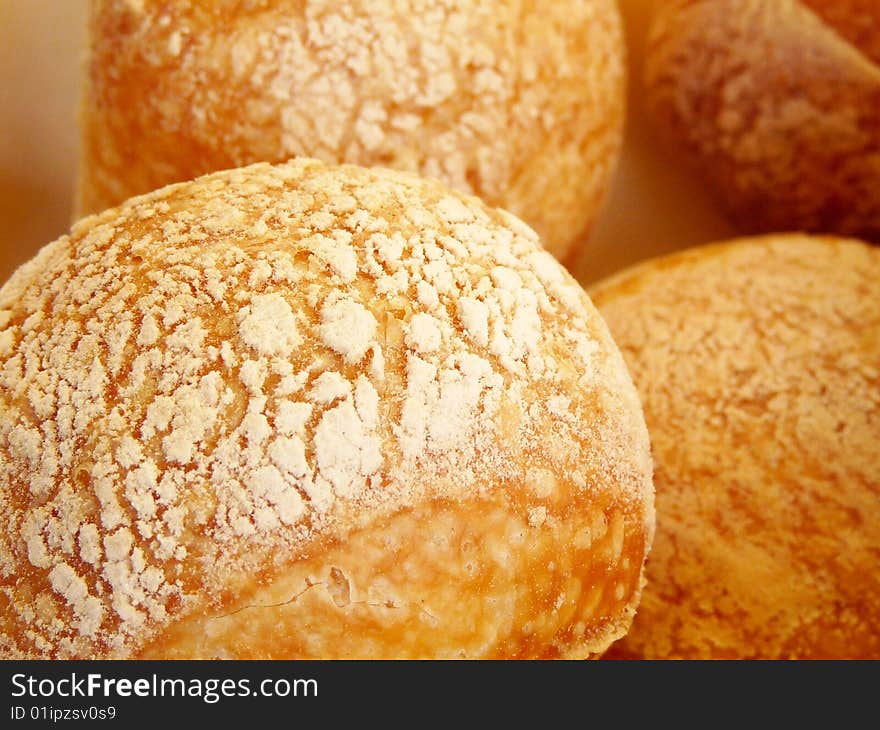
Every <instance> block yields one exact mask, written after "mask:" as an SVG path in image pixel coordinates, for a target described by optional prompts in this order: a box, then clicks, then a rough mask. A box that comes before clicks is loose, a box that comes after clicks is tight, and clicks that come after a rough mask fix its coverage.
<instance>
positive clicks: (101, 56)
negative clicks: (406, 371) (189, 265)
mask: <svg viewBox="0 0 880 730" xmlns="http://www.w3.org/2000/svg"><path fill="white" fill-rule="evenodd" d="M90 34H91V55H90V61H89V66H88V80H87V84H86V87H85V92H84V100H83V106H82V119H81V121H82V130H83V138H82V160H81V165H80V167H81V172H80V181H79V190H78V204H77V206H78V210H79V212H80V214H84V213H90V212H97V211H99V210H103V209H104V208H106V207H108V206H110V205H116V204H118V203H120V202H122V201H123V200H125V199H126V198H128V197H130V196H132V195H136V194H140V193H145V192H148V191H150V190H154V189H156V188H158V187H161V186H162V185H166V184H168V183H172V182H177V181H181V180H189V179H192V178H194V177H196V176H197V175H201V174H204V173H208V172H213V171H215V170H221V169H226V168H230V167H238V166H241V165H246V164H250V163H253V162H260V161H269V162H282V161H285V160H287V159H289V158H291V157H294V156H303V155H304V156H310V157H316V158H319V159H322V160H324V161H325V162H335V163H339V162H349V163H355V164H360V165H367V166H372V165H381V166H385V167H392V168H395V169H400V170H408V171H412V172H420V173H421V174H423V175H426V176H429V177H435V178H438V179H440V180H442V181H444V182H445V183H447V184H448V185H451V186H452V187H454V188H456V189H457V190H460V191H462V192H466V193H474V194H476V195H479V196H480V197H482V198H483V199H484V200H486V201H487V202H488V203H490V204H491V205H499V206H501V207H504V208H507V209H509V210H511V211H512V212H513V213H515V214H517V215H519V216H520V217H522V218H523V219H524V220H525V221H526V222H527V223H529V224H530V225H531V226H533V227H534V228H535V229H536V230H537V231H538V233H539V234H540V235H541V237H542V240H543V242H544V244H545V245H546V246H547V247H548V248H549V250H550V251H551V252H552V253H554V254H555V255H557V256H559V257H563V256H565V255H566V253H567V252H568V251H569V248H570V247H571V246H572V245H573V244H574V243H575V242H576V241H580V240H582V239H583V235H582V234H584V232H585V231H586V229H587V228H589V226H590V225H591V223H592V221H593V220H594V218H595V216H596V213H597V209H598V207H599V205H600V203H601V201H602V199H603V197H604V194H605V190H606V188H607V187H608V184H609V178H610V173H611V171H612V168H613V166H614V163H615V162H616V160H617V157H618V152H619V149H620V145H621V140H622V127H623V115H624V114H623V113H624V81H625V79H624V46H623V37H622V29H621V20H620V15H619V11H618V8H617V4H616V0H565V1H564V2H554V3H543V4H534V3H524V2H509V0H490V1H488V2H486V1H485V0H481V1H479V2H478V1H477V0H454V1H453V2H445V3H434V2H431V3H421V2H413V0H396V2H392V3H388V2H384V1H383V2H377V1H376V0H369V1H365V2H359V3H353V4H352V3H342V4H340V3H336V2H326V1H324V0H310V1H309V2H293V1H292V0H256V1H250V2H241V1H238V2H226V3H216V4H211V3H205V2H202V1H201V0H173V2H168V1H167V0H96V1H95V2H93V3H92V16H91V31H90Z"/></svg>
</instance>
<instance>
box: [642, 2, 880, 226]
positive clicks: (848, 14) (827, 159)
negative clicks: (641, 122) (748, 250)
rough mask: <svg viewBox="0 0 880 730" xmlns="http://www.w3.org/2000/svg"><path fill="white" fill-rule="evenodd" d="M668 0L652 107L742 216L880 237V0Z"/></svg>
mask: <svg viewBox="0 0 880 730" xmlns="http://www.w3.org/2000/svg"><path fill="white" fill-rule="evenodd" d="M661 6H662V8H661V9H660V10H659V11H658V13H657V16H656V17H655V19H654V24H653V27H652V31H651V37H650V40H649V47H648V52H647V60H646V85H647V89H648V96H649V103H650V106H651V108H652V110H653V112H654V114H655V116H656V117H657V119H658V121H659V122H660V123H661V125H662V127H663V128H664V129H665V131H666V133H667V134H668V135H669V136H670V138H673V139H676V140H678V141H679V142H680V143H681V144H682V146H683V148H684V150H685V151H686V152H687V154H688V155H689V156H690V157H691V158H692V159H693V161H694V162H695V163H696V164H697V166H698V167H699V170H700V172H701V173H702V175H703V176H704V178H705V179H706V180H708V181H709V182H711V184H712V185H713V187H714V188H715V190H716V192H717V193H718V195H719V198H720V199H721V200H722V202H723V203H724V204H725V205H726V206H727V208H728V210H729V212H730V213H731V214H732V216H733V218H734V220H735V221H736V222H737V223H738V224H739V225H741V226H742V227H743V229H745V230H747V231H773V230H809V231H817V232H829V233H842V234H846V235H857V236H859V237H862V238H868V239H871V240H874V241H877V240H880V193H878V190H880V4H878V3H876V2H874V0H845V1H844V2H838V0H801V1H800V2H799V1H797V0H774V2H765V1H764V0H670V2H665V3H661Z"/></svg>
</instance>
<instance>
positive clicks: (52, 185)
mask: <svg viewBox="0 0 880 730" xmlns="http://www.w3.org/2000/svg"><path fill="white" fill-rule="evenodd" d="M652 2H653V0H621V7H622V9H623V11H624V15H625V18H626V22H627V31H628V37H629V47H630V93H629V104H630V115H629V122H628V124H629V126H628V130H627V138H626V145H625V149H624V154H623V158H622V160H621V164H620V167H619V169H618V172H617V176H616V179H615V184H614V187H613V189H612V191H611V194H610V196H609V198H608V201H607V203H606V206H605V209H604V211H603V214H602V217H601V219H600V221H599V223H598V225H597V227H596V229H595V231H594V234H593V237H592V239H591V242H590V244H589V246H588V247H586V248H585V249H584V250H583V252H582V253H581V255H579V256H578V258H577V259H576V260H575V261H574V262H573V263H572V269H573V271H574V273H575V275H576V276H577V277H578V278H579V279H580V280H581V282H582V283H584V284H588V283H589V282H591V281H594V280H596V279H597V278H600V277H602V276H604V275H606V274H609V273H611V272H613V271H615V270H617V269H619V268H621V267H623V266H626V265H627V264H630V263H633V262H635V261H638V260H640V259H643V258H645V257H648V256H654V255H658V254H661V253H665V252H668V251H672V250H675V249H678V248H684V247H687V246H692V245H695V244H699V243H704V242H708V241H711V240H717V239H721V238H727V237H729V236H731V235H732V234H733V229H732V228H731V227H730V226H729V224H728V223H727V222H726V221H725V220H724V219H723V217H722V216H721V215H720V213H719V211H718V210H717V208H716V206H715V205H714V204H713V202H712V201H711V199H710V198H709V197H708V195H707V193H706V191H705V190H704V189H703V187H702V186H701V185H700V184H699V182H698V181H697V180H696V179H694V177H693V176H692V174H691V173H690V172H689V171H688V170H687V169H686V168H685V167H684V166H682V164H681V162H680V161H679V160H678V159H676V157H675V155H674V153H673V152H671V151H669V150H668V149H667V148H666V146H665V145H663V144H661V143H660V142H659V140H657V139H656V137H655V135H654V133H653V129H652V127H651V124H650V120H649V119H648V118H647V117H646V115H645V113H644V110H643V109H642V105H641V98H642V92H641V85H640V75H641V61H642V46H643V44H644V36H645V33H646V30H647V22H648V15H649V7H650V5H651V4H652ZM86 7H87V0H0V225H2V228H0V230H2V234H0V235H2V237H0V281H5V280H6V278H7V277H8V276H9V274H10V273H11V272H12V271H13V270H14V269H15V267H16V266H18V265H19V264H21V263H22V262H24V261H25V260H27V259H28V258H30V257H31V256H32V255H33V254H34V253H35V252H36V251H37V249H38V248H39V247H40V246H41V245H43V244H45V243H48V242H49V241H51V240H53V239H54V238H57V237H58V236H60V235H61V234H63V233H65V232H66V231H67V230H68V228H69V226H70V223H71V220H70V215H71V214H70V210H71V199H72V193H73V181H74V175H75V171H76V164H77V128H76V114H77V95H78V88H79V77H80V72H81V67H82V58H83V53H84V48H85V15H86Z"/></svg>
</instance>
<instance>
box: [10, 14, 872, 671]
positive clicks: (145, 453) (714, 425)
mask: <svg viewBox="0 0 880 730" xmlns="http://www.w3.org/2000/svg"><path fill="white" fill-rule="evenodd" d="M622 5H623V7H624V9H625V10H626V11H627V12H629V13H632V12H633V8H634V7H635V6H636V5H638V6H639V7H640V8H641V7H643V6H645V5H647V3H646V2H645V1H644V0H625V1H624V2H622ZM654 5H655V6H656V12H655V13H654V18H653V20H654V22H653V26H652V29H651V32H650V35H649V37H648V43H647V46H646V54H645V57H646V63H645V69H644V72H645V73H644V79H643V84H644V90H645V95H646V97H647V102H648V104H647V106H648V109H649V110H650V114H651V117H650V122H649V123H650V124H651V125H654V124H655V123H656V126H657V127H658V131H659V133H660V135H661V137H662V136H665V138H666V139H667V140H670V141H671V142H672V144H671V145H670V146H669V148H668V149H669V150H680V151H681V152H682V153H683V155H684V156H685V157H688V158H690V160H691V162H692V164H693V167H692V168H691V169H692V170H693V172H692V173H683V174H691V175H693V180H694V181H697V183H698V182H699V181H701V180H702V181H706V182H708V183H709V184H710V186H711V187H712V189H713V190H714V194H715V195H716V196H717V197H718V199H719V201H720V203H721V206H720V207H721V208H723V209H725V210H726V211H727V212H728V214H729V215H730V218H731V225H732V227H734V228H737V229H739V230H740V231H742V232H743V233H745V234H749V233H753V232H757V231H774V232H775V233H774V234H773V235H769V236H765V237H759V238H741V239H738V240H735V241H731V242H728V243H723V244H716V245H710V246H699V247H697V248H695V249H693V250H691V251H687V252H683V253H678V254H675V255H672V256H667V257H664V258H657V259H653V260H649V261H646V262H643V263H641V264H639V265H637V266H635V267H634V268H631V269H628V270H625V271H622V272H618V273H617V274H615V275H614V276H612V277H611V278H609V279H607V280H606V281H602V282H598V283H594V284H593V285H592V287H591V289H590V294H591V296H592V298H593V300H591V298H590V296H588V295H587V294H586V293H585V292H584V290H583V289H582V288H581V286H580V285H579V284H578V282H576V281H575V280H574V279H573V278H572V277H571V275H570V274H569V273H568V272H567V271H566V270H565V268H563V266H562V264H561V263H560V261H564V262H571V261H573V260H574V256H575V255H576V254H578V255H579V260H580V261H581V262H583V261H585V260H587V259H589V257H590V256H591V255H595V256H601V255H602V253H601V251H598V252H595V253H591V250H590V248H589V247H588V246H584V244H585V243H586V241H587V234H588V233H589V232H590V230H591V228H592V227H593V223H594V222H595V220H596V217H597V215H598V211H599V209H600V204H601V201H602V199H603V198H604V196H605V193H606V191H607V188H608V186H609V181H610V175H611V172H612V170H613V168H614V165H615V163H616V160H617V158H618V156H619V152H620V148H621V140H622V135H623V122H624V105H625V103H624V88H623V86H624V79H625V77H626V67H627V57H626V52H625V50H624V45H623V32H622V25H621V17H620V12H619V9H618V6H617V3H616V1H615V0H565V2H559V3H551V4H545V5H541V6H540V7H539V6H536V5H534V4H531V3H522V2H512V3H508V2H494V1H493V2H488V3H477V2H472V1H471V0H454V2H451V3H442V4H439V3H438V4H435V3H432V2H428V3H416V2H413V1H412V0H399V1H397V0H396V1H395V2H392V3H385V2H373V1H372V0H369V1H365V2H360V3H350V4H344V5H340V4H338V3H326V2H323V1H311V0H310V1H309V2H305V3H302V2H296V3H294V2H290V1H289V0H248V1H247V2H245V1H244V0H242V1H241V2H238V1H236V2H231V3H223V4H219V3H207V2H201V1H200V0H173V1H172V2H167V1H162V2H159V1H158V0H95V2H92V3H91V5H90V24H89V34H90V41H89V56H88V62H87V66H86V73H85V83H84V86H83V97H82V110H81V130H82V148H81V161H80V172H79V177H78V182H77V203H76V208H77V215H85V216H86V217H84V218H82V219H81V220H79V221H78V222H77V223H76V224H75V225H74V227H73V228H72V230H71V232H70V234H69V235H67V236H63V237H62V238H60V239H59V240H57V241H55V242H54V243H51V244H49V245H48V246H46V247H44V248H43V249H42V250H41V251H40V253H39V254H38V255H37V256H36V257H35V258H34V259H33V260H32V261H31V262H29V263H28V264H26V265H24V266H23V267H21V268H20V269H19V270H18V271H17V272H16V273H15V275H14V276H13V277H12V278H11V279H10V280H9V281H8V282H7V283H6V285H5V286H3V287H2V289H0V411H2V415H0V494H2V495H3V498H2V500H0V515H2V518H3V525H4V529H3V530H2V531H0V656H2V657H3V658H166V659H167V658H239V659H241V658H279V659H280V658H429V657H437V658H594V657H600V656H602V655H605V656H606V657H609V658H880V613H878V611H877V608H876V606H877V605H878V601H880V570H878V561H877V556H878V555H880V530H878V528H877V525H878V524H880V523H878V519H877V518H878V516H880V456H878V453H877V444H878V443H880V251H878V249H876V248H874V247H872V246H871V245H870V244H868V243H865V242H862V241H859V240H855V239H844V238H834V237H821V236H814V235H809V234H803V233H798V234H795V233H786V232H785V231H790V230H806V231H824V232H832V233H840V234H846V235H854V236H861V237H864V238H868V239H876V238H878V237H880V195H878V192H877V191H878V190H880V185H877V183H878V182H880V117H878V116H877V111H878V109H880V85H878V79H880V68H878V63H880V13H878V11H877V7H876V4H875V3H873V2H868V1H867V0H847V1H846V2H840V3H831V2H825V1H824V0H801V1H797V0H779V2H774V3H760V2H752V1H751V0H711V1H710V0H669V1H668V2H658V3H654ZM636 75H637V76H638V75H639V71H638V69H637V70H636ZM652 140H653V144H654V145H655V146H657V147H658V148H659V146H660V143H659V142H658V138H657V137H656V136H655V137H652ZM625 181H626V178H624V182H625ZM505 209H507V210H505ZM508 210H509V211H510V212H508ZM615 210H616V211H617V213H618V214H620V208H619V206H618V207H616V208H615ZM651 210H652V211H653V215H656V216H666V215H669V216H673V215H687V213H688V211H686V210H681V211H672V210H670V211H665V210H663V209H662V207H657V206H654V207H652V208H651ZM630 213H631V214H632V215H633V216H637V215H639V214H640V213H639V210H638V209H635V208H634V209H633V210H632V211H630ZM647 249H650V246H648V247H647ZM615 260H622V258H620V257H618V258H617V259H615ZM597 263H598V265H597V266H596V267H595V268H596V270H603V268H602V265H601V261H598V262H597ZM606 263H607V262H606ZM586 268H587V269H589V268H590V267H589V266H588V267H586ZM604 270H608V269H607V268H606V269H604ZM593 301H595V303H596V306H597V307H598V309H597V308H596V307H594V304H593ZM606 322H607V325H606ZM655 485H656V489H657V496H656V500H657V502H656V507H657V512H656V515H655V506H654V488H655ZM655 535H656V536H655ZM652 545H653V546H654V547H653V550H652ZM615 642H616V643H615Z"/></svg>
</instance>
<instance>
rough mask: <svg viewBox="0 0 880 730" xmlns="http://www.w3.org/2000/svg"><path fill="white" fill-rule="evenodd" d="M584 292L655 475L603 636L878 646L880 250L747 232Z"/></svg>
mask: <svg viewBox="0 0 880 730" xmlns="http://www.w3.org/2000/svg"><path fill="white" fill-rule="evenodd" d="M592 296H593V298H594V301H595V302H596V304H597V306H598V307H599V309H600V311H601V313H602V314H603V316H604V317H605V319H606V321H607V322H608V325H609V328H610V329H611V332H612V334H613V335H614V337H615V340H616V342H617V343H618V345H619V346H620V348H621V350H622V352H623V354H624V357H625V358H626V360H627V363H628V364H629V367H630V370H631V372H632V374H633V379H634V380H635V382H636V386H637V387H638V389H639V392H640V394H641V396H642V402H643V405H644V408H645V417H646V420H647V422H648V428H649V431H650V433H651V441H652V449H653V454H654V459H655V468H656V476H655V483H656V488H657V515H658V518H657V521H658V532H657V539H656V540H655V544H654V548H653V550H652V553H651V559H650V560H649V561H648V568H647V587H646V589H645V592H644V595H643V597H642V602H641V605H640V607H639V611H638V615H637V617H636V620H635V623H634V626H633V630H632V631H631V632H630V634H629V635H628V636H627V637H626V638H625V639H624V640H623V641H621V642H619V644H617V645H615V646H614V647H613V648H612V650H611V652H610V656H613V657H646V658H673V657H674V658H753V657H754V658H796V657H799V658H806V657H809V658H820V657H826V658H859V657H862V658H864V657H872V658H878V657H880V609H878V606H880V568H878V566H880V561H878V557H880V522H878V520H877V515H878V513H880V512H878V511H880V460H878V458H877V453H878V452H877V445H878V443H880V251H877V250H876V249H872V248H871V247H870V246H868V245H866V244H863V243H859V242H854V241H846V240H841V239H824V238H811V237H808V236H801V235H787V236H772V237H766V238H758V239H744V240H741V241H735V242H732V243H729V244H723V245H716V246H709V247H704V248H698V249H694V250H692V251H689V252H686V253H683V254H679V255H675V256H670V257H666V258H661V259H658V260H656V261H652V262H648V263H646V264H643V265H641V266H638V267H636V268H634V269H631V270H629V271H627V272H624V273H622V274H620V275H618V276H616V277H614V278H613V279H611V280H608V281H606V282H603V283H600V284H599V285H597V286H596V288H595V289H594V290H593V291H592Z"/></svg>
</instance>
